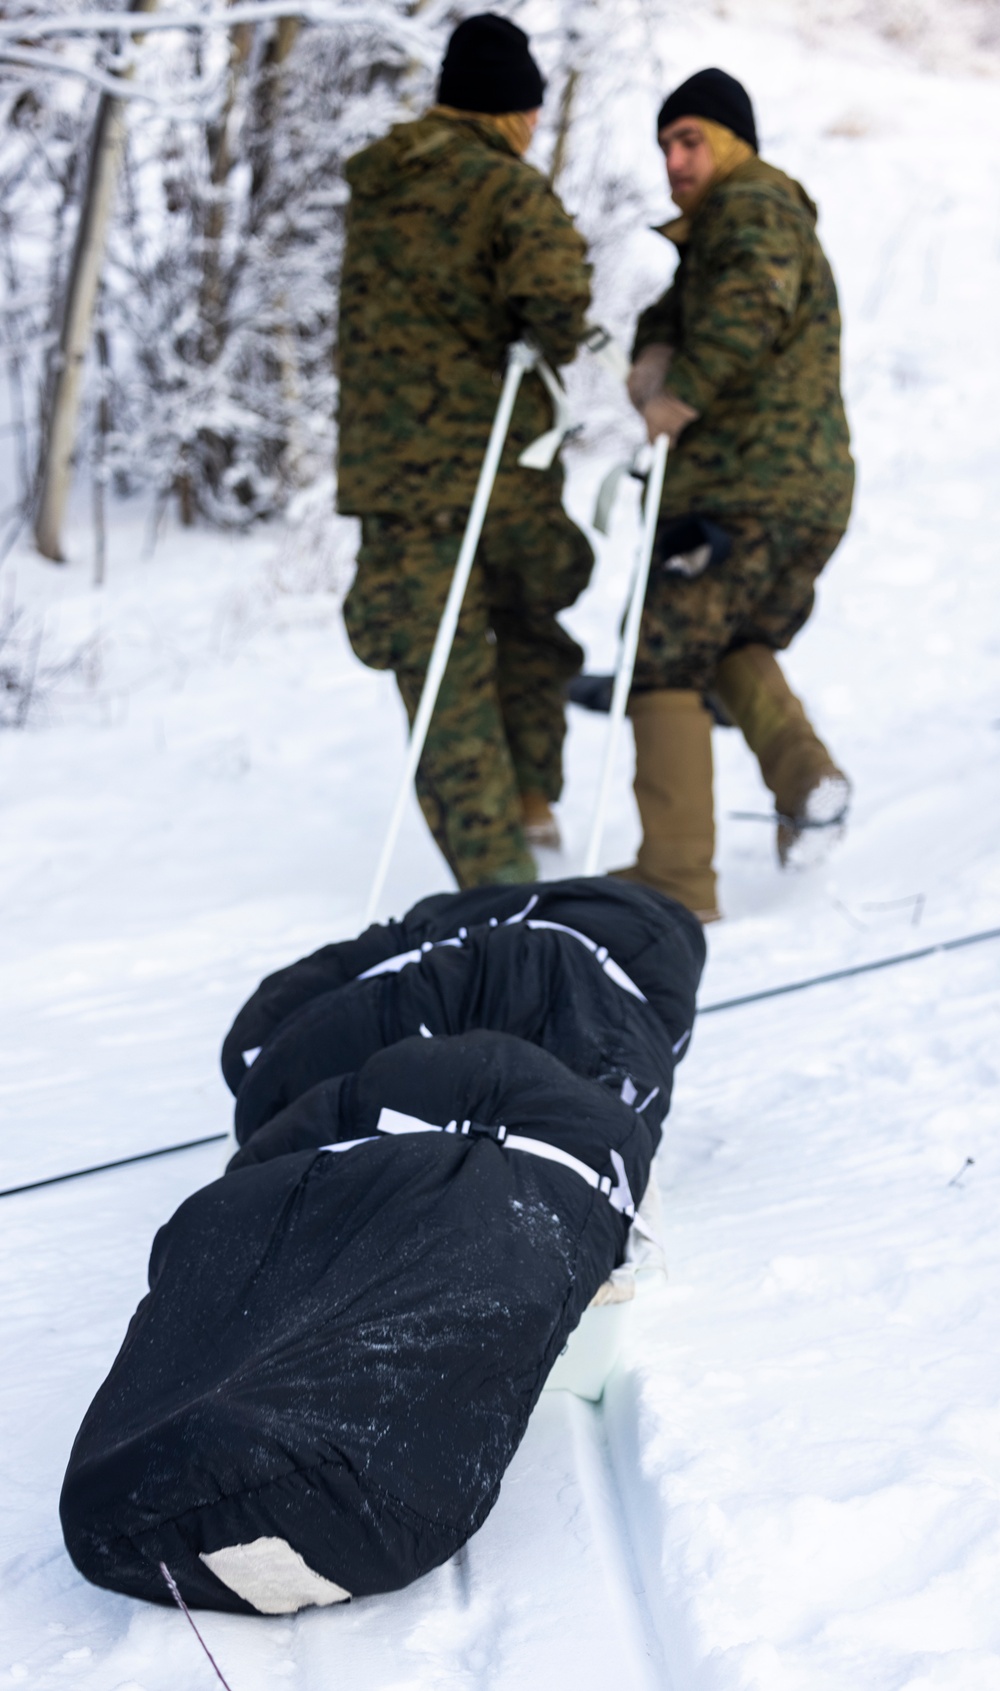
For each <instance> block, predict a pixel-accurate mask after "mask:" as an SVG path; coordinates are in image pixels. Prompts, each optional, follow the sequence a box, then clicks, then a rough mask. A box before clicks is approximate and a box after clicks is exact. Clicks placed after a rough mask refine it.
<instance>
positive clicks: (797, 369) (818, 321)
mask: <svg viewBox="0 0 1000 1691" xmlns="http://www.w3.org/2000/svg"><path fill="white" fill-rule="evenodd" d="M815 225H816V208H815V206H814V205H813V203H812V201H811V200H810V199H809V197H808V195H807V194H806V192H805V190H804V189H803V188H801V187H800V185H799V184H798V183H797V182H794V181H793V180H792V179H791V178H790V177H788V176H786V175H785V174H784V173H783V172H782V171H780V170H776V169H775V168H774V167H773V166H772V165H769V164H765V163H764V161H763V160H762V159H760V158H757V157H753V158H751V159H748V160H747V161H746V162H745V163H743V164H740V165H739V166H737V168H736V169H735V170H733V172H732V174H731V175H729V176H727V177H725V178H724V179H723V180H721V181H718V182H716V183H715V184H714V185H713V186H712V188H711V189H710V191H709V193H708V195H707V196H706V198H705V199H704V200H703V201H702V203H701V204H700V205H699V207H698V208H697V210H696V211H695V213H694V214H693V215H692V216H691V217H690V218H678V219H676V220H675V221H674V222H673V223H670V224H667V225H666V226H665V228H664V229H663V231H662V233H663V234H665V235H667V236H668V237H670V238H672V239H674V240H675V241H676V242H677V244H678V247H679V251H680V254H681V258H680V264H679V266H678V269H677V272H676V274H675V277H674V282H673V285H672V286H671V287H670V288H669V289H668V291H667V292H666V293H665V294H664V295H663V297H662V299H660V300H658V301H657V302H656V304H655V305H652V306H650V308H649V309H648V310H647V311H645V312H643V314H642V316H641V317H640V319H639V324H638V328H637V332H636V338H635V346H634V349H633V357H634V358H635V357H637V356H638V355H639V354H640V353H641V352H642V350H643V348H645V347H647V346H650V345H652V344H654V343H665V344H668V345H670V346H672V347H673V348H674V349H675V351H674V356H673V359H672V361H671V364H670V369H669V377H668V382H669V388H670V391H671V393H672V394H674V395H675V396H676V397H677V398H678V399H680V400H682V401H683V402H684V403H685V404H687V405H690V406H691V407H693V408H694V410H696V411H698V412H699V413H700V416H699V418H698V419H697V420H696V421H694V422H692V423H690V424H689V425H688V427H687V428H685V429H684V431H683V433H682V435H681V437H680V439H679V441H678V442H677V444H676V446H675V448H674V450H673V451H672V452H671V454H670V458H669V461H668V465H667V474H666V481H665V485H664V492H663V502H662V506H661V512H662V515H663V518H664V520H665V521H669V520H673V519H676V518H679V517H684V516H687V515H689V514H691V513H695V514H698V515H701V516H705V517H708V518H711V519H714V520H715V521H716V522H718V523H719V524H721V525H722V526H723V527H724V528H725V529H727V530H728V532H729V533H730V535H731V536H732V538H733V542H734V544H733V549H732V552H731V554H730V556H729V558H728V559H727V560H726V561H725V562H724V563H721V564H713V565H712V566H711V567H710V568H709V569H708V570H706V571H705V573H704V574H703V575H701V576H698V577H697V578H695V579H693V580H689V579H687V578H686V577H684V576H683V575H680V574H674V573H670V572H664V571H662V570H654V573H653V576H652V579H651V582H650V591H649V596H648V598H647V602H646V610H645V613H644V617H643V627H642V636H641V640H640V645H639V653H638V659H637V663H636V672H635V690H636V691H637V692H641V691H644V690H647V689H653V688H694V689H700V690H703V689H704V688H705V687H706V686H707V685H708V684H709V682H710V679H711V676H712V672H713V670H714V668H715V665H716V662H717V661H718V659H719V658H720V657H721V656H722V654H724V653H725V652H726V650H727V649H729V648H730V647H732V646H742V645H746V644H751V643H759V644H762V645H764V646H768V647H771V648H782V647H785V646H787V645H788V644H789V642H790V640H791V639H792V638H793V636H794V635H795V634H796V633H797V632H798V630H799V629H800V628H801V627H802V625H803V623H804V622H805V621H806V619H807V617H808V616H809V613H810V611H811V609H812V605H813V584H814V582H815V579H816V577H817V576H818V574H819V572H820V570H821V569H822V568H823V565H824V564H825V563H826V561H827V559H828V558H829V557H830V555H831V553H832V552H833V551H834V548H835V547H836V545H837V543H838V541H839V540H840V538H841V536H842V534H843V532H844V529H845V528H846V526H847V520H848V516H849V514H850V509H851V496H852V490H853V484H854V466H853V463H852V460H851V455H850V449H849V437H848V429H847V419H846V417H845V415H844V407H843V402H842V400H841V395H840V313H839V309H838V305H837V292H836V287H835V284H834V280H833V275H832V273H831V270H830V266H829V264H828V262H827V260H826V257H825V255H824V253H823V250H822V247H821V246H820V244H819V241H818V239H817V237H816V232H815Z"/></svg>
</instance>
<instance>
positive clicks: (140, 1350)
mask: <svg viewBox="0 0 1000 1691" xmlns="http://www.w3.org/2000/svg"><path fill="white" fill-rule="evenodd" d="M588 886H589V887H590V889H591V894H592V897H591V900H590V904H589V905H588V899H587V896H586V893H587V888H588ZM567 889H571V890H569V891H567ZM524 890H525V889H522V888H514V889H483V890H482V891H480V892H479V893H477V894H476V895H473V894H459V895H457V896H455V897H454V898H452V899H451V900H448V899H446V898H444V899H438V900H428V901H426V902H425V905H424V906H422V907H421V906H418V907H417V909H418V910H421V909H422V910H423V911H424V915H422V916H421V917H420V918H419V923H420V924H423V925H424V931H425V934H426V932H427V924H430V925H431V927H432V928H433V932H434V934H436V936H437V937H436V938H431V939H430V944H431V947H432V949H431V950H430V951H429V952H426V953H423V954H420V955H418V956H417V957H416V958H412V959H410V960H406V958H405V953H404V956H403V958H402V959H400V957H399V947H398V945H397V946H396V948H395V950H394V951H386V950H385V948H384V946H383V952H382V956H381V957H375V958H372V956H371V950H372V947H371V944H370V943H369V941H370V936H371V935H372V934H373V933H376V932H377V933H378V934H380V935H383V936H384V935H385V934H386V933H391V932H393V931H394V930H389V929H380V930H369V934H368V936H362V940H360V941H358V942H345V944H344V945H343V946H341V947H330V948H328V952H327V954H326V956H327V962H329V961H330V956H331V955H333V954H336V957H337V959H338V961H337V962H336V970H339V971H340V974H341V975H342V976H343V977H344V978H343V979H341V980H339V981H338V982H336V983H335V984H334V986H333V987H331V986H330V979H331V973H330V970H329V969H328V968H326V967H325V965H324V970H323V971H321V973H320V974H319V975H317V973H316V970H315V968H314V967H313V960H308V959H307V960H306V965H296V966H294V968H293V969H292V970H291V971H289V972H288V974H287V977H286V980H285V985H286V987H287V986H288V981H289V979H290V977H291V976H292V975H294V974H295V969H305V972H306V974H307V976H308V980H309V990H308V991H306V992H304V993H303V992H300V991H299V990H298V988H296V991H295V992H294V993H292V994H291V996H289V994H288V993H287V992H285V993H284V996H283V997H282V998H281V1005H280V1006H279V1008H280V1009H281V1012H282V1013H280V1014H276V1015H269V1016H262V1017H257V1019H256V1021H255V1022H254V1020H253V1018H254V1016H256V1012H253V1014H252V1015H251V1016H250V1020H249V1021H247V1020H246V1018H247V1016H248V1013H249V1012H250V1010H251V1006H252V1005H253V1004H254V1000H253V999H252V1000H251V1001H250V1005H248V1006H247V1007H246V1009H245V1010H244V1011H242V1012H241V1017H242V1018H244V1024H243V1025H244V1033H242V1034H239V1035H238V1037H237V1045H238V1047H239V1049H240V1051H243V1050H246V1049H247V1046H245V1045H243V1044H242V1043H241V1041H242V1039H243V1038H244V1036H245V1030H246V1028H247V1027H249V1026H251V1024H252V1025H253V1027H254V1028H255V1030H256V1032H257V1033H258V1034H259V1035H260V1036H261V1043H262V1045H263V1050H262V1051H261V1052H260V1054H259V1056H257V1057H256V1060H255V1061H254V1062H253V1064H252V1065H251V1067H250V1068H249V1070H246V1067H245V1064H243V1059H242V1057H241V1065H242V1066H243V1067H244V1070H245V1073H244V1076H243V1081H242V1085H241V1087H240V1093H239V1099H238V1105H237V1109H238V1112H242V1138H243V1143H242V1147H241V1149H240V1150H239V1151H238V1152H237V1154H236V1156H235V1157H234V1158H233V1160H232V1162H231V1164H230V1168H229V1170H228V1171H227V1173H226V1175H225V1176H224V1178H223V1179H222V1180H219V1181H216V1182H215V1183H214V1184H212V1185H210V1186H208V1187H206V1188H205V1189H204V1190H203V1191H201V1192H198V1193H196V1194H195V1195H194V1196H193V1197H191V1198H189V1199H188V1200H187V1201H186V1202H185V1203H184V1204H182V1205H181V1207H180V1209H179V1210H178V1211H177V1213H176V1215H175V1216H174V1217H173V1218H172V1220H170V1221H169V1222H168V1223H167V1224H166V1225H165V1226H164V1227H163V1228H161V1230H160V1232H159V1233H158V1234H157V1237H156V1239H155V1241H154V1245H153V1251H152V1256H151V1260H150V1269H149V1288H150V1289H149V1293H148V1295H147V1296H146V1297H145V1298H144V1299H143V1301H142V1303H141V1304H140V1305H139V1308H138V1310H137V1311H136V1314H135V1316H134V1317H133V1319H132V1322H131V1325H130V1327H129V1330H128V1333H127V1334H126V1337H125V1342H124V1344H123V1346H122V1349H121V1351H120V1353H119V1355H118V1357H117V1359H116V1361H115V1363H114V1365H113V1367H112V1370H111V1373H110V1374H109V1376H108V1378H107V1380H106V1381H105V1383H104V1385H103V1386H102V1387H101V1389H100V1391H99V1392H98V1394H97V1396H96V1398H95V1399H94V1402H93V1403H92V1405H91V1407H90V1409H89V1410H88V1412H87V1415H86V1417H85V1419H84V1422H83V1425H82V1427H81V1429H80V1432H79V1434H78V1436H77V1439H76V1443H75V1444H74V1447H73V1452H72V1455H71V1458H70V1463H69V1468H68V1471H67V1475H66V1480H65V1483H64V1487H63V1493H62V1500H61V1514H62V1521H63V1530H64V1534H65V1538H66V1543H67V1546H68V1548H69V1551H70V1554H71V1556H72V1557H73V1560H74V1561H75V1563H76V1565H77V1567H78V1568H79V1569H80V1570H81V1572H83V1573H84V1574H85V1575H86V1576H87V1578H88V1579H91V1580H93V1581H94V1582H95V1583H96V1584H98V1585H104V1586H107V1587H110V1588H111V1589H114V1590H117V1591H123V1592H127V1593H129V1594H131V1595H135V1596H141V1597H146V1598H150V1599H153V1600H157V1601H169V1600H170V1598H169V1593H168V1589H167V1585H166V1582H165V1580H164V1578H163V1575H162V1573H161V1571H160V1563H161V1562H162V1563H163V1564H165V1566H166V1567H167V1568H168V1569H169V1571H170V1573H171V1575H172V1576H173V1578H174V1579H175V1580H176V1581H177V1584H178V1586H179V1589H180V1591H181V1593H182V1595H183V1596H184V1598H185V1600H186V1601H187V1602H188V1603H190V1604H192V1605H200V1606H208V1607H214V1608H220V1609H231V1610H234V1611H237V1612H246V1613H253V1612H263V1613H287V1612H291V1611H293V1610H295V1609H298V1608H300V1607H302V1606H303V1605H305V1604H307V1603H320V1604H324V1603H330V1602H335V1601H339V1600H343V1599H344V1598H346V1597H347V1596H351V1595H362V1594H371V1593H376V1592H383V1591H391V1590H394V1589H397V1588H398V1587H401V1586H403V1585H406V1584H407V1583H408V1582H409V1581H411V1580H413V1579H415V1578H416V1577H417V1576H418V1575H420V1574H421V1573H424V1572H426V1571H428V1570H429V1569H431V1568H433V1567H436V1566H438V1565H439V1564H440V1563H441V1562H443V1561H445V1560H446V1559H447V1558H448V1557H449V1556H451V1555H452V1554H453V1553H454V1552H455V1551H456V1550H457V1549H458V1548H459V1547H460V1546H461V1545H462V1544H463V1543H464V1542H465V1541H466V1539H467V1538H468V1537H469V1536H470V1534H471V1533H473V1532H474V1531H475V1530H476V1529H477V1527H478V1526H479V1525H481V1523H482V1521H483V1520H484V1519H485V1517H486V1515H487V1514H488V1513H489V1510H490V1509H491V1508H492V1505H493V1503H494V1502H495V1500H496V1496H497V1492H498V1490H499V1486H500V1482H501V1479H502V1476H503V1473H504V1471H505V1469H506V1467H507V1465H508V1463H509V1462H510V1460H511V1457H512V1456H513V1453H514V1451H515V1450H516V1448H517V1445H518V1443H519V1441H520V1439H521V1437H522V1435H523V1433H524V1430H525V1426H526V1424H527V1420H528V1416H529V1414H530V1412H531V1409H532V1407H533V1405H534V1404H535V1402H536V1400H537V1398H538V1395H539V1392H540V1391H541V1389H542V1386H543V1384H544V1382H545V1379H546V1376H547V1375H548V1372H549V1370H550V1368H551V1367H552V1364H553V1363H554V1361H555V1359H556V1357H557V1356H558V1354H559V1352H560V1350H561V1349H562V1348H563V1346H564V1344H565V1343H566V1340H567V1338H568V1336H569V1334H570V1333H571V1332H572V1330H573V1328H574V1327H575V1326H576V1324H577V1322H578V1321H579V1319H580V1317H581V1315H582V1313H583V1311H584V1310H585V1309H586V1307H587V1304H588V1303H589V1302H590V1300H591V1298H592V1297H593V1295H594V1293H595V1291H596V1290H597V1289H598V1287H599V1286H600V1285H601V1283H602V1282H603V1281H604V1280H605V1279H606V1278H607V1277H608V1275H609V1273H610V1272H611V1270H612V1269H613V1268H614V1267H615V1266H616V1265H617V1264H618V1263H620V1262H621V1260H622V1257H623V1254H624V1248H625V1243H626V1238H627V1233H628V1228H629V1224H630V1221H631V1219H632V1216H633V1213H634V1208H633V1206H634V1204H635V1203H637V1202H638V1201H639V1200H640V1198H641V1196H642V1194H643V1192H644V1191H645V1187H646V1183H647V1180H648V1178H649V1171H650V1165H651V1161H652V1157H653V1155H654V1152H655V1150H656V1146H657V1143H658V1141H659V1136H660V1123H661V1119H662V1115H663V1110H664V1105H665V1102H666V1099H667V1097H668V1096H669V1091H670V1084H671V1074H672V1067H673V1063H674V1061H675V1059H676V1057H677V1055H679V1054H680V1053H681V1052H682V1051H683V1049H684V1047H685V1044H686V1039H687V1035H688V1033H689V1030H690V1028H691V1024H692V1020H693V1015H694V995H695V989H696V987H697V982H698V977H699V974H700V969H701V963H702V960H703V956H704V942H703V940H702V937H701V933H700V929H699V928H698V927H697V924H696V923H695V922H694V920H693V918H690V917H688V916H687V914H686V912H681V911H680V910H679V907H677V906H675V905H672V904H671V903H670V901H668V900H665V899H660V898H659V897H658V896H657V895H656V894H652V895H646V894H645V893H644V892H642V890H641V889H636V888H631V887H627V886H624V885H619V884H617V883H614V882H605V881H596V882H592V883H588V882H585V881H577V882H568V883H564V884H563V887H562V891H561V892H559V890H558V887H557V888H556V889H555V891H554V892H553V889H549V888H545V889H541V890H542V891H543V892H544V894H545V896H546V897H547V896H548V895H549V893H550V892H553V898H554V903H553V905H550V906H549V909H550V914H549V915H548V916H545V917H542V918H540V920H542V921H550V922H554V921H555V920H556V917H555V916H552V915H551V909H552V908H553V907H554V908H556V909H558V910H561V911H562V912H563V913H564V914H569V913H572V914H573V917H574V921H573V923H569V922H564V923H563V922H561V927H563V928H565V927H574V928H575V932H573V933H566V932H562V931H557V930H556V929H554V928H552V927H541V928H537V929H532V928H530V927H529V926H528V925H527V924H528V920H529V917H528V916H526V915H525V912H524V903H525V901H524V899H523V893H524ZM511 894H514V895H517V896H516V897H513V898H512V897H511ZM501 895H502V896H503V897H506V898H507V899H509V900H510V904H511V906H512V908H509V907H506V906H503V905H502V896H501ZM474 898H476V899H478V900H479V901H480V903H479V905H478V906H477V907H476V908H475V910H473V909H472V907H471V901H473V899H474ZM491 898H492V899H493V900H500V901H501V906H502V909H503V911H504V913H503V914H501V915H499V916H498V915H497V912H496V909H494V910H492V912H491V911H490V908H489V905H490V899H491ZM558 898H561V899H562V901H563V902H562V903H561V904H559V903H558ZM460 906H461V907H462V911H461V913H462V914H464V916H466V917H468V918H470V920H471V925H470V922H467V921H465V920H458V919H457V914H456V913H457V912H458V911H459V907H460ZM538 908H539V906H538V905H535V906H533V908H532V911H531V916H532V917H534V916H535V915H536V913H537V910H538ZM484 911H485V912H486V918H485V923H484V922H483V920H482V917H483V913H484ZM491 914H492V916H493V917H494V918H495V919H496V923H497V925H496V926H494V927H492V928H491V927H490V925H489V924H490V916H491ZM519 914H520V917H521V920H520V921H515V922H510V923H509V925H501V924H508V922H509V918H510V917H511V916H515V917H516V916H518V915H519ZM414 916H415V913H414V912H411V917H414ZM410 919H411V918H410V917H408V918H407V922H409V921H410ZM560 920H561V919H560ZM616 923H617V924H618V925H617V927H616ZM404 926H405V924H399V925H398V927H397V929H396V930H395V931H396V933H397V937H398V931H399V928H402V927H404ZM418 926H419V924H418ZM461 928H465V929H466V932H465V933H464V934H460V933H459V930H460V929H461ZM409 937H412V936H409ZM450 940H455V941H457V943H454V944H451V943H445V942H448V941H450ZM380 943H381V941H380ZM425 943H427V939H426V938H425V939H424V940H421V941H419V944H425ZM352 944H353V946H354V949H353V950H352ZM358 946H361V947H362V950H361V952H359V951H358V950H357V949H356V948H357V947H358ZM366 946H367V949H365V947H366ZM604 947H607V949H608V951H610V953H611V955H610V956H607V955H604V954H603V948H604ZM411 949H412V948H411ZM317 955H320V956H322V955H324V954H317ZM394 956H395V957H396V959H397V963H398V964H399V966H398V967H396V966H392V967H390V968H389V970H388V972H386V973H384V974H378V975H375V976H374V977H371V978H370V979H368V980H366V981H359V980H356V979H355V978H354V975H352V973H351V970H352V969H355V965H356V963H357V962H358V961H359V959H360V960H362V961H364V967H365V968H370V967H371V966H372V964H373V962H374V963H375V964H384V963H385V961H386V959H387V958H391V957H394ZM365 959H367V961H365ZM307 965H308V967H307ZM336 970H335V971H334V973H336ZM626 971H628V972H629V974H628V978H627V979H623V976H624V975H625V973H626ZM358 972H360V971H357V970H355V973H358ZM272 979H279V980H280V979H281V977H272ZM301 984H302V983H301V981H300V982H299V986H301ZM264 985H265V987H266V986H267V983H264ZM260 990H261V992H263V991H264V988H263V987H262V988H261V989H260ZM255 996H256V995H255ZM280 996H281V995H280V994H279V997H280ZM293 999H294V1002H293ZM289 1006H291V1007H290V1008H289ZM271 1008H272V1009H273V1008H274V1002H273V1001H272V1004H271ZM428 1017H430V1018H431V1019H430V1021H429V1022H428V1020H427V1018H428ZM414 1018H419V1020H417V1021H416V1023H414ZM477 1018H479V1019H481V1020H485V1021H486V1022H488V1024H489V1025H488V1027H476V1026H470V1022H471V1023H474V1022H476V1020H477ZM421 1021H423V1022H424V1024H425V1026H424V1029H423V1031H420V1022H421ZM239 1025H240V1018H238V1019H237V1024H236V1026H237V1028H239ZM428 1035H430V1037H428ZM230 1037H231V1040H232V1038H233V1036H230ZM317 1053H318V1055H317ZM258 1064H260V1065H261V1066H260V1067H259V1068H258ZM255 1076H256V1077H257V1078H255ZM261 1077H263V1078H261ZM265 1080H266V1083H267V1084H266V1085H265V1084H264V1081H265ZM647 1081H649V1082H650V1087H649V1091H650V1093H652V1094H654V1096H649V1095H643V1094H642V1093H641V1092H640V1090H639V1086H640V1083H641V1084H642V1085H645V1084H646V1082H647ZM657 1087H658V1088H659V1091H658V1092H657V1091H656V1088H657ZM251 1106H252V1107H251ZM324 1147H330V1148H327V1149H324Z"/></svg>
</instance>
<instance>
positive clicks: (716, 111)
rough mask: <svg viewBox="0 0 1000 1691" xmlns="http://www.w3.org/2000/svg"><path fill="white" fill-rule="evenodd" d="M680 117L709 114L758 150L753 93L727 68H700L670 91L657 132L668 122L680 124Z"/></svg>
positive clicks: (711, 119) (713, 121)
mask: <svg viewBox="0 0 1000 1691" xmlns="http://www.w3.org/2000/svg"><path fill="white" fill-rule="evenodd" d="M679 117H707V118H708V120H709V122H710V123H721V124H722V125H723V126H724V127H725V128H726V129H731V130H732V132H733V134H734V135H738V136H739V138H740V140H741V141H747V142H748V143H749V145H750V146H751V147H752V148H753V150H754V152H756V151H757V125H756V124H755V123H754V120H753V107H752V105H751V104H750V96H749V94H748V93H747V91H746V89H745V88H744V86H743V84H742V82H737V80H736V78H735V76H728V75H727V74H726V72H725V71H724V70H700V71H698V72H696V74H695V75H694V76H689V77H688V79H687V81H686V82H682V83H681V85H680V87H679V88H675V89H674V91H673V93H672V94H668V96H667V98H666V99H665V100H664V102H663V104H662V106H661V107H660V115H659V117H658V118H657V120H656V133H657V134H658V135H659V134H660V132H661V130H664V129H666V127H667V124H668V123H676V122H677V119H678V118H679Z"/></svg>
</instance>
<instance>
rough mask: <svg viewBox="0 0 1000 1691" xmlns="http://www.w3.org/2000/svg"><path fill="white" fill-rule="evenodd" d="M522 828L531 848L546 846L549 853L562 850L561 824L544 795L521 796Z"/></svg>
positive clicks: (526, 794) (530, 793)
mask: <svg viewBox="0 0 1000 1691" xmlns="http://www.w3.org/2000/svg"><path fill="white" fill-rule="evenodd" d="M521 826H522V828H523V829H524V837H525V839H526V840H527V842H528V844H529V845H530V846H545V847H547V848H548V850H549V851H559V850H560V848H561V846H562V836H561V835H560V833H559V824H558V822H557V821H556V819H555V816H554V815H553V812H552V806H551V805H550V803H549V801H548V799H547V798H546V797H545V795H544V793H538V792H527V793H522V794H521Z"/></svg>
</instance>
